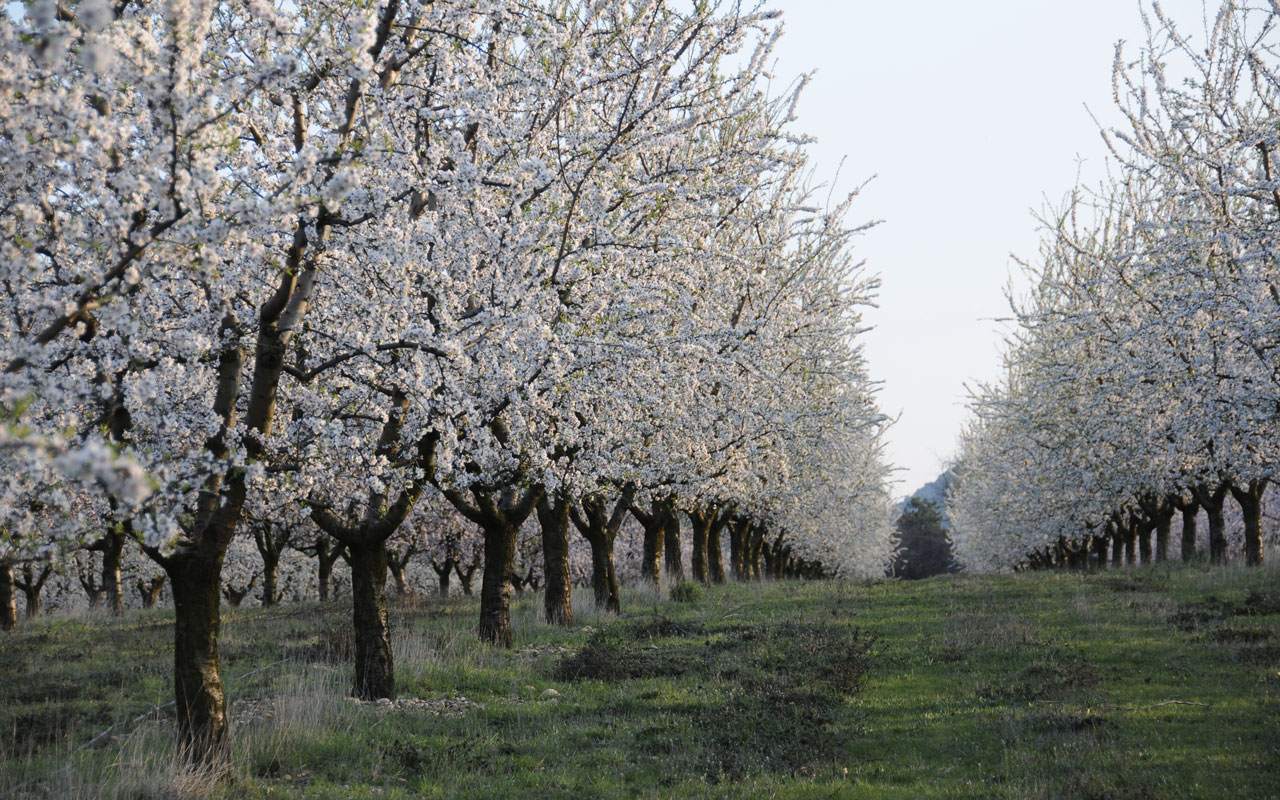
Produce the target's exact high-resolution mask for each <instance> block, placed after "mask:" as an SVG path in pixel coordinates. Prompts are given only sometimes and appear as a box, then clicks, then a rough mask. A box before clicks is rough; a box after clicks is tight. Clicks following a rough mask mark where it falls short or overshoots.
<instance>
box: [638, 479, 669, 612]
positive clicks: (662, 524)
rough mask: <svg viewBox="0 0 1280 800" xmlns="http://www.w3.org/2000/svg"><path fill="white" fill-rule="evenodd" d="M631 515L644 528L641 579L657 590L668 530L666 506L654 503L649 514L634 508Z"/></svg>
mask: <svg viewBox="0 0 1280 800" xmlns="http://www.w3.org/2000/svg"><path fill="white" fill-rule="evenodd" d="M631 514H632V516H634V517H635V518H636V521H638V522H639V523H640V526H641V527H642V528H644V555H643V556H642V557H641V559H640V577H641V578H642V579H643V580H644V582H645V583H647V584H649V585H650V586H652V587H653V588H654V589H655V590H656V589H657V588H658V587H659V585H660V582H661V577H660V576H661V570H662V549H663V548H662V545H663V537H664V534H665V533H666V529H667V511H666V508H665V507H664V505H663V504H662V503H660V502H658V501H654V502H653V503H652V504H651V505H650V510H649V511H648V512H646V511H644V510H643V509H641V508H640V507H639V506H632V508H631Z"/></svg>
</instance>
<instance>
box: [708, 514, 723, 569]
mask: <svg viewBox="0 0 1280 800" xmlns="http://www.w3.org/2000/svg"><path fill="white" fill-rule="evenodd" d="M723 529H724V521H723V520H721V519H720V515H718V514H717V515H716V517H715V518H714V519H712V520H711V525H710V527H708V528H707V574H708V575H709V576H710V578H711V582H712V583H724V554H723V553H722V552H721V550H720V531H721V530H723Z"/></svg>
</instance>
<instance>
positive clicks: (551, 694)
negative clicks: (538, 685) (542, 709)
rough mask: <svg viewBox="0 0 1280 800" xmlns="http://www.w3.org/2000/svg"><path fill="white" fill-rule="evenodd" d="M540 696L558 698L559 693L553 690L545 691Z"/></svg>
mask: <svg viewBox="0 0 1280 800" xmlns="http://www.w3.org/2000/svg"><path fill="white" fill-rule="evenodd" d="M542 696H543V697H559V696H560V693H559V692H557V691H556V690H555V689H547V690H546V691H545V692H543V693H542Z"/></svg>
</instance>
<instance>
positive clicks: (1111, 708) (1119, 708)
mask: <svg viewBox="0 0 1280 800" xmlns="http://www.w3.org/2000/svg"><path fill="white" fill-rule="evenodd" d="M1035 702H1036V703H1038V704H1041V705H1059V706H1064V705H1068V704H1070V703H1075V702H1077V701H1074V700H1037V701H1035ZM1161 706H1199V707H1200V708H1208V707H1209V704H1208V703H1196V702H1193V701H1191V700H1165V701H1164V702H1161V703H1153V704H1152V705H1149V706H1109V705H1107V704H1105V703H1098V704H1096V705H1094V704H1090V708H1098V709H1102V710H1104V711H1147V710H1149V709H1152V708H1160V707H1161Z"/></svg>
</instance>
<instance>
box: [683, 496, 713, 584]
mask: <svg viewBox="0 0 1280 800" xmlns="http://www.w3.org/2000/svg"><path fill="white" fill-rule="evenodd" d="M687 513H688V515H689V522H690V524H691V525H692V526H693V564H692V567H693V579H694V580H696V581H700V582H701V583H710V580H709V577H710V576H709V575H708V574H707V532H708V530H709V529H710V528H711V515H710V514H706V513H704V512H702V511H690V512H687Z"/></svg>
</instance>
